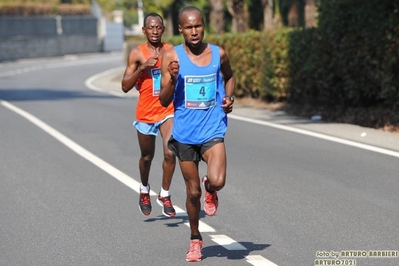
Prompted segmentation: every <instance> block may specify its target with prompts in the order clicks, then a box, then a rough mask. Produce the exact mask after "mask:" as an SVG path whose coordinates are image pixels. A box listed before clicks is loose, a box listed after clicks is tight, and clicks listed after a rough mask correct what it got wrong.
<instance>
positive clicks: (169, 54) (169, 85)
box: [159, 49, 179, 107]
mask: <svg viewBox="0 0 399 266" xmlns="http://www.w3.org/2000/svg"><path fill="white" fill-rule="evenodd" d="M178 74H179V61H178V59H177V54H176V51H175V49H170V50H167V51H165V53H164V55H163V58H162V63H161V77H162V78H161V92H160V93H159V100H160V102H161V104H162V106H165V107H166V106H168V105H169V104H170V103H171V102H172V100H173V96H174V93H175V85H176V81H177V76H178Z"/></svg>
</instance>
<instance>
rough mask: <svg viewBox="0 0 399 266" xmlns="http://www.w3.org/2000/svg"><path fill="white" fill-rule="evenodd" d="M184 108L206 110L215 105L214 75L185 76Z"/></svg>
mask: <svg viewBox="0 0 399 266" xmlns="http://www.w3.org/2000/svg"><path fill="white" fill-rule="evenodd" d="M184 84H185V87H184V89H185V90H184V91H185V100H186V101H185V102H186V105H185V106H186V108H190V109H207V108H210V107H212V106H214V105H215V104H216V74H212V75H206V76H185V77H184Z"/></svg>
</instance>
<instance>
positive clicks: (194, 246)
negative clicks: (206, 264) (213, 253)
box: [186, 239, 204, 262]
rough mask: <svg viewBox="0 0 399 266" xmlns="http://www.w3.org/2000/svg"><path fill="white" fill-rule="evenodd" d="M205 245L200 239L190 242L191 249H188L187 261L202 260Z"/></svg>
mask: <svg viewBox="0 0 399 266" xmlns="http://www.w3.org/2000/svg"><path fill="white" fill-rule="evenodd" d="M203 245H204V241H202V240H199V239H192V240H190V247H189V248H188V251H187V255H186V261H189V262H195V261H201V260H202V253H201V250H202V246H203Z"/></svg>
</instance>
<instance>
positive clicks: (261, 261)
mask: <svg viewBox="0 0 399 266" xmlns="http://www.w3.org/2000/svg"><path fill="white" fill-rule="evenodd" d="M245 258H246V259H247V262H248V263H250V264H252V265H254V266H278V265H277V264H275V263H273V262H271V261H270V260H268V259H265V258H264V257H262V256H260V255H248V256H246V257H245Z"/></svg>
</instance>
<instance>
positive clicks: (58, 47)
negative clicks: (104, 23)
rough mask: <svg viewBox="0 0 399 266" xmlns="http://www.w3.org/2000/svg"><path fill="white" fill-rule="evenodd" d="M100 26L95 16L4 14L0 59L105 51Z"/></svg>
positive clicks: (1, 26) (0, 39)
mask: <svg viewBox="0 0 399 266" xmlns="http://www.w3.org/2000/svg"><path fill="white" fill-rule="evenodd" d="M98 28H99V26H98V19H97V18H95V17H92V16H73V17H59V16H58V17H0V61H8V60H16V59H21V58H36V57H51V56H62V55H65V54H78V53H93V52H101V51H102V50H103V47H102V40H100V39H99V37H98Z"/></svg>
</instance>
